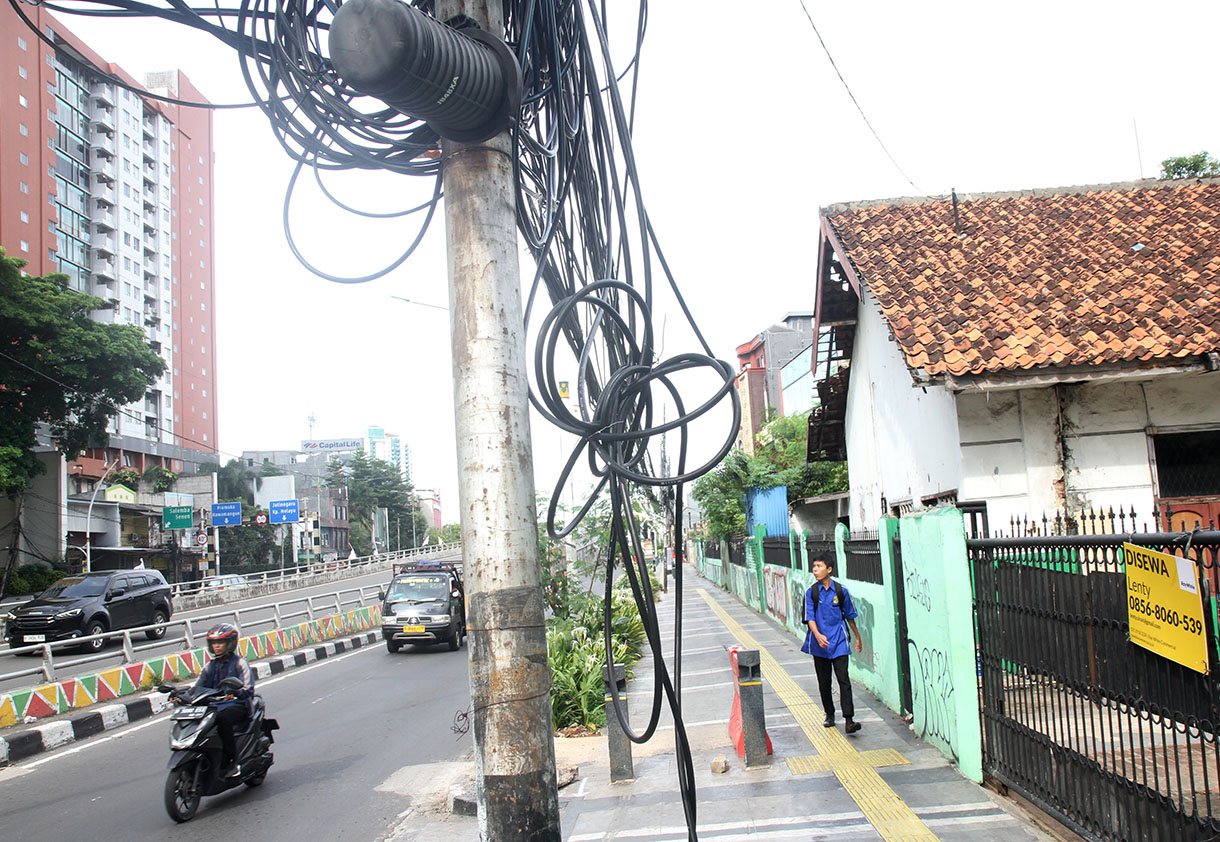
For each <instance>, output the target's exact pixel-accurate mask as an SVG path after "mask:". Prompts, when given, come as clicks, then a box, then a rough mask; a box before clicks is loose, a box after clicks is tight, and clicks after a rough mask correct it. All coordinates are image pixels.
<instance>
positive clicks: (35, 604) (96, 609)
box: [3, 570, 174, 652]
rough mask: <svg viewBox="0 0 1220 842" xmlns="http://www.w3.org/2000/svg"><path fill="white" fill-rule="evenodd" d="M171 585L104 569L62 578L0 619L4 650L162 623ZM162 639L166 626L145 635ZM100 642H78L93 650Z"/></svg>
mask: <svg viewBox="0 0 1220 842" xmlns="http://www.w3.org/2000/svg"><path fill="white" fill-rule="evenodd" d="M173 613H174V608H173V600H172V599H171V598H170V587H169V585H168V584H166V582H165V579H164V578H163V577H162V576H161V574H160V572H158V571H156V570H103V571H98V572H94V573H84V574H81V575H79V576H67V577H65V578H63V579H60V580H59V581H58V582H56V583H55V584H53V585H51V587H49V588H47V589H46V590H45V591H43V592H42V593H40V594H38V596H36V597H34V598H33V599H31V600H30V601H29V602H26V603H24V604H22V605H20V606H18V607H16V608H14V609H13V610H12V611H10V612H9V613H7V614H5V615H4V618H3V619H4V636H5V638H6V639H7V640H8V644H9V646H13V647H16V646H29V645H32V644H35V643H49V642H51V641H54V640H67V639H71V638H75V637H89V636H91V635H95V634H103V633H104V632H108V631H118V630H120V629H130V628H138V627H140V626H148V625H154V624H158V623H165V622H166V621H168V620H169V618H170V617H171V616H173ZM145 634H146V635H147V636H148V639H149V640H158V639H160V638H162V637H164V636H165V626H163V625H162V626H161V627H160V628H155V629H149V630H148V631H146V632H145ZM105 645H106V641H105V640H100V639H99V640H90V641H88V642H87V643H85V644H83V646H84V648H85V650H86V651H89V652H97V651H99V650H100V649H102V647H103V646H105Z"/></svg>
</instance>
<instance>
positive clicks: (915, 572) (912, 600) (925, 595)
mask: <svg viewBox="0 0 1220 842" xmlns="http://www.w3.org/2000/svg"><path fill="white" fill-rule="evenodd" d="M903 588H904V591H905V594H906V601H907V605H912V604H914V605H922V606H923V608H924V610H925V611H927V612H929V613H931V611H932V591H931V589H929V588H928V579H927V577H926V576H921V575H920V573H919V569H918V568H917V567H915V566H914V565H909V566H908V567H907V570H906V578H905V580H904V582H903Z"/></svg>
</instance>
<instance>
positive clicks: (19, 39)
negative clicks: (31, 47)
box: [17, 35, 25, 50]
mask: <svg viewBox="0 0 1220 842" xmlns="http://www.w3.org/2000/svg"><path fill="white" fill-rule="evenodd" d="M17 49H19V50H24V49H25V39H24V38H22V37H21V36H20V35H18V36H17Z"/></svg>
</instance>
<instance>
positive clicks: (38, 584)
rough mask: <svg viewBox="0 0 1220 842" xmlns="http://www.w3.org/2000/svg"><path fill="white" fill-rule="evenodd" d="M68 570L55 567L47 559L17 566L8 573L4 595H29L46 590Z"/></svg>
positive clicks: (65, 574)
mask: <svg viewBox="0 0 1220 842" xmlns="http://www.w3.org/2000/svg"><path fill="white" fill-rule="evenodd" d="M67 575H68V570H67V569H66V568H62V567H54V566H52V565H50V564H47V563H46V562H45V561H36V562H34V563H32V564H24V565H22V566H21V567H18V568H16V569H15V570H13V571H12V572H10V573H9V575H8V582H7V583H6V584H5V586H4V596H27V595H29V594H38V593H42V592H43V591H45V590H46V589H47V588H49V587H50V586H51V585H53V584H54V583H55V582H57V581H58V580H60V579H62V578H63V577H64V576H67Z"/></svg>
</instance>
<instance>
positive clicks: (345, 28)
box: [329, 0, 522, 143]
mask: <svg viewBox="0 0 1220 842" xmlns="http://www.w3.org/2000/svg"><path fill="white" fill-rule="evenodd" d="M329 41H330V59H331V62H332V63H333V64H334V67H335V70H336V71H338V73H339V76H340V77H341V78H342V79H343V81H344V83H346V84H347V85H348V86H349V87H351V88H353V89H354V90H357V91H359V92H360V93H362V94H367V95H368V96H373V97H376V98H377V99H380V100H381V101H382V102H384V103H386V104H387V105H389V106H390V107H391V108H394V109H397V110H398V111H401V112H402V113H404V114H406V115H408V116H410V117H414V118H415V119H417V120H424V121H425V122H427V123H428V125H429V126H431V127H432V129H433V130H434V131H435V132H436V133H437V134H439V135H440V136H441V137H444V138H448V139H449V140H457V141H461V142H464V143H478V142H480V141H484V140H488V139H489V138H492V137H495V136H496V135H497V134H499V133H500V132H502V131H503V130H504V129H505V128H507V127H508V126H509V125H511V124H512V122H513V119H514V118H515V116H516V114H517V112H518V110H519V109H520V108H521V84H522V83H521V66H520V65H519V64H518V62H517V57H516V56H515V55H513V52H512V50H510V49H509V48H508V45H507V44H505V43H504V42H503V41H501V40H499V39H498V38H495V37H493V36H491V35H489V34H487V33H486V32H483V31H482V30H479V29H461V30H457V29H451V28H450V27H448V26H445V25H444V24H443V23H441V22H439V21H437V20H435V19H434V18H431V17H429V16H428V15H426V14H424V13H423V12H421V11H420V10H419V9H416V8H414V7H412V6H408V5H407V4H406V3H403V2H401V0H349V2H346V3H344V4H343V5H342V6H340V7H339V11H338V12H336V13H335V19H334V21H333V22H332V23H331V26H330V38H329Z"/></svg>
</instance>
